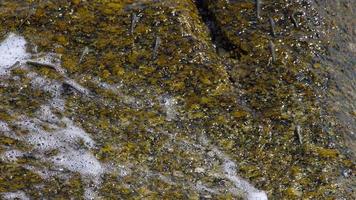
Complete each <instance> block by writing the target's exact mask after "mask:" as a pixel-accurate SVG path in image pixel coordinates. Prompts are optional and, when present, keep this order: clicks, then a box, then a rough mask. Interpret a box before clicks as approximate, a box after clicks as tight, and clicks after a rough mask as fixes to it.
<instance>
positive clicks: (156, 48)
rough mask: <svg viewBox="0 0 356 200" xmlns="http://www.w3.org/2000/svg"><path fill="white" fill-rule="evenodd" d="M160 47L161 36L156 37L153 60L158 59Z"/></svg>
mask: <svg viewBox="0 0 356 200" xmlns="http://www.w3.org/2000/svg"><path fill="white" fill-rule="evenodd" d="M160 45H161V38H160V37H159V36H156V40H155V45H154V47H153V59H156V57H157V54H158V48H159V46H160Z"/></svg>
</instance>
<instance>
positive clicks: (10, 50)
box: [0, 33, 30, 75]
mask: <svg viewBox="0 0 356 200" xmlns="http://www.w3.org/2000/svg"><path fill="white" fill-rule="evenodd" d="M26 44H27V42H26V40H25V38H24V37H22V36H18V35H16V34H14V33H10V34H9V35H8V36H7V37H6V39H5V40H3V41H2V42H1V43H0V75H5V74H7V73H8V71H9V69H10V68H11V67H12V66H13V65H15V63H16V62H19V63H23V62H24V61H25V60H26V59H28V58H29V57H30V54H29V53H27V52H26Z"/></svg>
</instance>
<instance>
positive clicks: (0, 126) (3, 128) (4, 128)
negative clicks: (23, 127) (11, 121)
mask: <svg viewBox="0 0 356 200" xmlns="http://www.w3.org/2000/svg"><path fill="white" fill-rule="evenodd" d="M8 131H10V127H9V125H8V124H7V123H6V122H3V121H1V120H0V132H8Z"/></svg>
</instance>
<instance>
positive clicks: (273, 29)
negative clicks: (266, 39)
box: [269, 17, 276, 37]
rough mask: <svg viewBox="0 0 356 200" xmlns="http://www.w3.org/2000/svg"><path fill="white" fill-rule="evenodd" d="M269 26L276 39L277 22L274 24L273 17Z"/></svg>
mask: <svg viewBox="0 0 356 200" xmlns="http://www.w3.org/2000/svg"><path fill="white" fill-rule="evenodd" d="M269 24H270V25H271V34H272V36H273V37H276V31H275V29H276V24H275V22H274V20H273V18H272V17H270V18H269Z"/></svg>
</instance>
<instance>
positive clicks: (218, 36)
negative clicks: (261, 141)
mask: <svg viewBox="0 0 356 200" xmlns="http://www.w3.org/2000/svg"><path fill="white" fill-rule="evenodd" d="M195 4H196V6H197V8H198V11H199V14H200V16H201V18H202V20H203V22H204V23H205V25H206V26H207V27H208V29H209V34H210V37H211V41H212V42H213V44H214V46H215V49H216V51H217V53H218V55H224V56H227V57H229V58H233V59H239V58H240V57H241V54H244V52H243V51H242V50H241V49H240V48H239V47H237V46H236V45H235V44H233V43H232V42H231V41H230V40H229V38H228V37H227V36H226V35H225V34H224V32H223V31H222V29H221V27H220V26H219V24H218V20H217V19H216V16H215V15H214V13H212V12H211V11H210V10H209V6H208V5H209V1H207V0H195Z"/></svg>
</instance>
